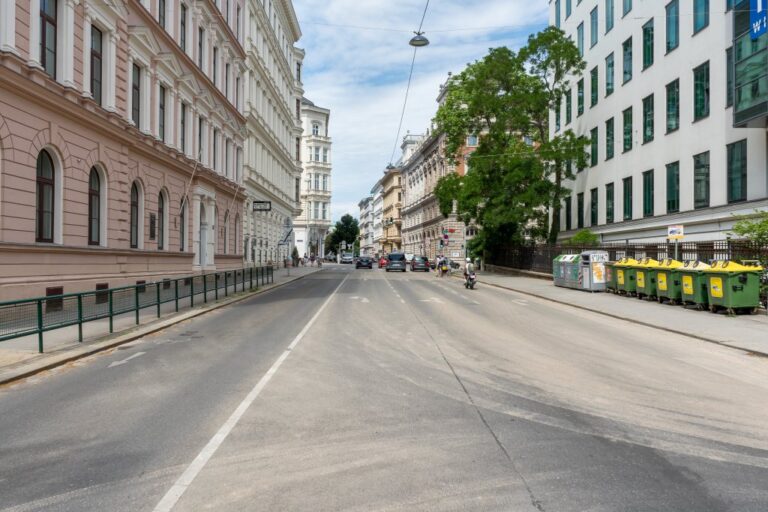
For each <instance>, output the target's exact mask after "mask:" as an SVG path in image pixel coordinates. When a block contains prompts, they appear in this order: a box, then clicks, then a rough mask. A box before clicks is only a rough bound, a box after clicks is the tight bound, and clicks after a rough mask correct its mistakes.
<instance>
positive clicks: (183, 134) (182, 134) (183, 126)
mask: <svg viewBox="0 0 768 512" xmlns="http://www.w3.org/2000/svg"><path fill="white" fill-rule="evenodd" d="M179 142H180V143H181V152H182V153H184V154H186V153H187V105H186V104H185V103H182V104H181V110H180V111H179Z"/></svg>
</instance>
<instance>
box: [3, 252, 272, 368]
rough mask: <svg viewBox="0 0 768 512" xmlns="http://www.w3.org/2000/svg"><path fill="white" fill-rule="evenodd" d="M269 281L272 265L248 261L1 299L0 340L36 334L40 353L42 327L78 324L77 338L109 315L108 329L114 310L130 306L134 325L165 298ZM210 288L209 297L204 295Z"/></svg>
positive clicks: (176, 298)
mask: <svg viewBox="0 0 768 512" xmlns="http://www.w3.org/2000/svg"><path fill="white" fill-rule="evenodd" d="M273 282H274V269H273V268H272V267H250V268H242V269H237V270H227V271H224V272H215V273H212V274H198V275H194V276H188V277H181V278H178V279H163V280H162V281H158V282H153V283H145V284H136V285H133V286H123V287H119V288H109V289H105V290H96V291H92V292H82V293H68V294H64V295H51V296H47V297H37V298H33V299H22V300H15V301H9V302H0V341H5V340H10V339H13V338H20V337H23V336H30V335H35V334H36V335H37V337H38V350H39V352H41V353H42V352H43V333H45V332H47V331H52V330H54V329H61V328H63V327H71V326H74V325H76V326H77V327H78V340H79V341H81V342H82V341H83V324H84V323H86V322H91V321H93V320H102V319H107V318H108V319H109V332H110V333H112V332H114V317H116V316H118V315H122V314H125V313H131V312H134V313H135V315H136V324H137V325H138V324H139V313H140V312H141V310H142V309H145V308H151V307H154V308H156V309H157V317H158V318H159V317H160V314H161V311H160V309H161V306H162V305H163V304H165V303H169V302H173V303H175V310H176V311H179V301H180V300H182V299H187V298H188V299H189V307H190V308H191V307H193V306H194V305H195V298H196V297H198V296H202V297H199V298H198V299H197V301H198V303H200V302H203V303H206V302H208V301H209V300H212V301H217V300H219V298H220V297H227V296H228V295H229V294H230V293H236V292H239V291H245V290H251V289H253V288H256V287H258V286H262V285H265V284H269V283H273ZM230 288H232V292H230ZM211 293H213V298H212V299H211V298H209V297H208V296H209V295H210V294H211ZM182 307H185V306H182Z"/></svg>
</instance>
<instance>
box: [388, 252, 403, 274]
mask: <svg viewBox="0 0 768 512" xmlns="http://www.w3.org/2000/svg"><path fill="white" fill-rule="evenodd" d="M406 264H407V262H406V260H405V254H403V253H401V252H393V253H391V254H389V255H387V266H386V269H387V272H389V271H390V270H399V271H401V272H405V266H406Z"/></svg>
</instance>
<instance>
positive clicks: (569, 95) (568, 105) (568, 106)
mask: <svg viewBox="0 0 768 512" xmlns="http://www.w3.org/2000/svg"><path fill="white" fill-rule="evenodd" d="M572 118H573V90H572V89H570V88H569V89H568V92H566V93H565V125H566V126H568V125H569V124H571V119H572Z"/></svg>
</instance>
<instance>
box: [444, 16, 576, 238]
mask: <svg viewBox="0 0 768 512" xmlns="http://www.w3.org/2000/svg"><path fill="white" fill-rule="evenodd" d="M583 68H584V63H583V61H582V60H581V57H580V56H579V54H578V50H577V49H576V47H575V45H574V44H573V42H572V41H571V40H570V39H568V38H566V37H565V34H564V33H563V32H562V31H561V30H559V29H556V28H554V27H550V28H547V29H545V30H544V31H542V32H540V33H538V34H536V35H534V36H532V37H531V38H530V39H529V41H528V43H527V45H526V46H525V47H523V48H522V49H521V50H520V51H519V52H517V53H515V52H514V51H512V50H510V49H509V48H505V47H502V48H493V49H491V50H490V51H489V53H488V55H487V56H485V57H484V58H483V59H481V60H479V61H476V62H474V63H473V64H470V65H468V66H467V68H466V69H464V71H462V72H461V73H460V74H458V75H455V76H454V77H452V78H451V79H450V80H449V82H448V84H447V87H448V93H447V95H446V99H445V102H444V103H443V104H442V105H441V106H440V108H439V109H438V112H437V115H436V118H435V121H436V124H437V127H438V130H440V131H441V132H442V133H444V134H445V136H446V151H447V153H448V155H449V157H451V158H452V159H454V160H455V159H457V158H461V156H460V151H461V150H462V148H463V147H464V142H465V140H466V137H467V135H468V134H477V135H478V136H479V145H478V147H477V149H476V151H475V152H474V153H473V154H472V155H471V156H470V157H468V158H469V164H470V168H471V171H470V172H468V173H467V174H466V175H465V176H456V175H448V176H445V177H443V178H441V179H440V180H439V181H438V184H437V187H436V189H435V194H436V197H437V199H438V201H439V205H440V211H441V213H442V214H443V215H448V214H450V213H451V212H452V211H453V208H454V204H455V206H456V213H457V215H458V217H459V218H460V219H462V220H463V221H464V222H465V223H469V222H471V221H474V222H475V223H477V224H478V225H479V226H480V227H481V230H480V233H479V235H478V239H477V240H478V241H477V242H475V244H474V245H475V246H476V248H477V249H478V250H479V249H482V250H484V251H490V252H494V251H495V250H497V249H499V248H501V247H502V246H503V245H506V244H508V243H510V242H514V241H522V240H523V239H526V238H539V239H542V238H547V237H549V238H551V237H552V236H554V237H555V238H556V237H557V233H556V227H552V228H549V227H548V226H547V220H548V207H550V206H553V207H554V206H555V205H556V206H557V207H556V208H554V210H556V211H557V213H558V221H557V225H559V205H560V202H561V201H562V199H563V198H564V197H565V196H566V195H567V189H566V188H565V182H566V181H567V180H568V179H572V177H573V174H572V172H571V170H570V169H571V167H572V166H574V165H575V166H580V167H583V166H585V165H586V154H585V151H584V149H585V146H586V144H587V143H588V141H587V139H586V138H585V137H577V136H576V135H575V134H574V133H573V132H571V131H570V130H566V131H565V132H563V133H561V134H557V135H556V136H555V137H553V138H551V139H550V137H549V127H548V119H549V109H550V107H552V106H555V105H560V102H561V101H562V98H563V95H564V93H565V91H566V90H567V89H568V83H567V81H566V80H567V77H568V76H569V75H572V74H578V73H579V72H581V71H582V70H583ZM553 225H554V222H553ZM553 231H554V235H553Z"/></svg>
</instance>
